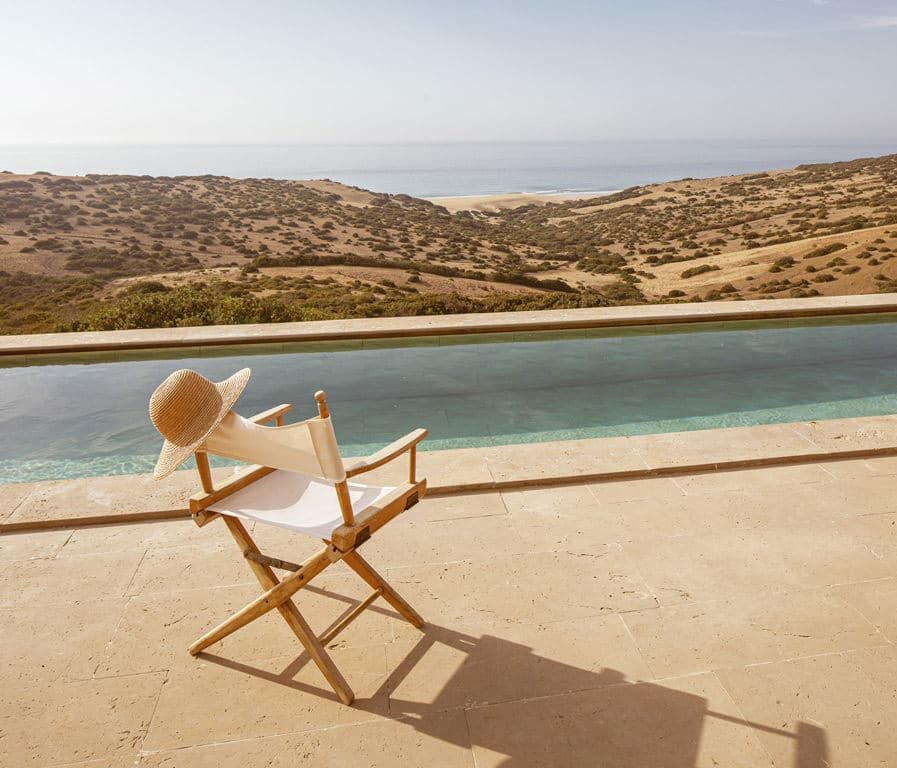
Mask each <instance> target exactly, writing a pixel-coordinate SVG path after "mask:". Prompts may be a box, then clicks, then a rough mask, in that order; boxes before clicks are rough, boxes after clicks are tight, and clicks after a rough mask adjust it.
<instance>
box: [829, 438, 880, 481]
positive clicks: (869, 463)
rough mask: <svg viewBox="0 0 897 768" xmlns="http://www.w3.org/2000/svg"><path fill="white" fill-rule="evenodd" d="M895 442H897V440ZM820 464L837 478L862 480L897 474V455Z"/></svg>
mask: <svg viewBox="0 0 897 768" xmlns="http://www.w3.org/2000/svg"><path fill="white" fill-rule="evenodd" d="M893 442H894V444H897V440H895V441H893ZM819 466H821V467H822V468H823V469H824V470H825V471H826V472H829V473H831V474H832V475H834V476H835V477H837V478H844V479H856V480H862V479H868V478H871V477H876V476H878V475H897V456H882V457H875V458H869V459H847V460H843V461H820V462H819Z"/></svg>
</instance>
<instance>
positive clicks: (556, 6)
mask: <svg viewBox="0 0 897 768" xmlns="http://www.w3.org/2000/svg"><path fill="white" fill-rule="evenodd" d="M0 19H2V23H0V93H2V98H0V143H4V144H43V143H61V144H66V143H70V144H83V143H89V144H93V143H97V144H109V143H116V144H144V143H150V144H156V143H191V144H192V143H203V144H216V143H272V142H273V143H302V142H326V143H340V142H347V143H378V142H384V143H403V142H455V141H457V142H466V141H582V140H619V139H656V138H668V139H669V138H671V139H752V138H753V139H789V138H795V139H798V138H800V139H807V138H813V139H819V140H855V139H886V140H887V139H893V138H895V137H897V88H895V81H897V0H593V1H592V2H585V1H583V2H580V1H578V0H554V1H553V2H530V1H529V0H515V1H514V2H498V1H496V2H489V0H478V1H469V0H451V1H446V0H442V1H441V2H429V0H417V1H416V2H412V1H411V0H378V1H374V0H367V2H340V0H327V2H320V0H317V1H316V2H306V0H244V2H230V0H216V1H214V2H213V1H211V0H209V1H207V2H206V1H195V0H181V2H169V1H168V0H154V1H153V2H150V0H145V1H143V2H137V1H136V0H117V1H116V2H98V1H95V0H82V1H81V2H78V3H72V2H49V1H46V0H15V2H13V1H11V0H0Z"/></svg>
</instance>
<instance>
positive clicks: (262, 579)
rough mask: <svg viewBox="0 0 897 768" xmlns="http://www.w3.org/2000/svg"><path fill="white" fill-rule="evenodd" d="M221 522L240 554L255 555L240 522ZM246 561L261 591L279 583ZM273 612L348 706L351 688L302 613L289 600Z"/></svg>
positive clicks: (267, 571)
mask: <svg viewBox="0 0 897 768" xmlns="http://www.w3.org/2000/svg"><path fill="white" fill-rule="evenodd" d="M224 522H225V523H227V527H228V530H229V531H230V532H231V535H232V536H233V537H234V539H235V540H236V542H237V545H238V546H239V547H240V549H241V551H244V552H245V551H246V550H249V551H250V552H255V553H256V554H259V549H258V547H257V546H256V545H255V542H254V541H253V540H252V539H251V538H250V536H249V533H248V532H247V531H246V528H245V527H244V526H243V523H241V522H240V521H239V520H237V519H236V518H233V517H230V516H229V515H225V516H224ZM247 562H248V563H249V566H250V567H251V568H252V571H253V573H254V574H255V577H256V578H257V579H258V581H259V583H260V584H261V585H262V587H263V588H264V589H266V590H268V589H271V588H272V587H274V586H276V585H277V584H278V583H279V579H278V578H277V576H275V575H274V571H272V570H271V569H270V568H269V567H268V566H267V565H264V564H263V563H259V562H256V561H255V560H247ZM277 610H278V611H279V612H280V615H281V616H283V620H284V621H285V622H286V623H287V625H288V626H289V627H290V629H292V630H293V633H294V634H295V635H296V637H297V638H298V639H299V642H300V643H302V646H303V647H304V648H305V650H306V651H307V652H308V655H309V656H310V657H311V658H312V660H313V661H314V662H315V664H317V665H318V669H320V670H321V674H323V675H324V677H325V678H326V679H327V682H328V683H330V686H331V687H332V688H333V690H334V692H335V693H336V695H337V696H339V699H340V701H342V702H343V704H346V705H348V704H351V703H352V702H353V701H354V700H355V694H354V693H353V692H352V689H351V688H350V687H349V684H348V683H347V682H346V679H345V678H344V677H343V675H342V673H341V672H340V671H339V669H337V667H336V664H334V663H333V659H331V658H330V655H329V654H328V653H327V651H326V650H325V649H324V646H323V645H321V643H320V642H319V640H318V638H317V637H315V633H314V632H313V631H312V629H311V627H310V626H309V625H308V622H307V621H306V620H305V618H304V617H303V616H302V614H301V613H299V609H298V608H297V607H296V605H295V604H294V603H293V601H292V599H290V600H287V601H285V602H283V603H281V604H280V605H278V606H277Z"/></svg>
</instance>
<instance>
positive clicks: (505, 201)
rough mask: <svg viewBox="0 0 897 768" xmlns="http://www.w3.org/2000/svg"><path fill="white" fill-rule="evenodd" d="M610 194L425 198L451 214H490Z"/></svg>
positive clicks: (585, 193)
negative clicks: (467, 212) (470, 212)
mask: <svg viewBox="0 0 897 768" xmlns="http://www.w3.org/2000/svg"><path fill="white" fill-rule="evenodd" d="M612 194H613V191H610V192H562V193H550V194H544V195H540V194H535V193H528V192H515V193H510V194H504V195H453V196H451V197H427V198H424V199H426V200H429V201H430V202H431V203H435V204H436V205H441V206H442V207H443V208H447V209H448V210H449V211H451V212H452V213H455V212H456V211H482V212H484V213H490V212H492V211H501V210H505V209H507V208H519V207H520V206H522V205H545V204H546V203H562V202H564V201H565V200H588V199H589V198H590V197H603V196H604V195H612Z"/></svg>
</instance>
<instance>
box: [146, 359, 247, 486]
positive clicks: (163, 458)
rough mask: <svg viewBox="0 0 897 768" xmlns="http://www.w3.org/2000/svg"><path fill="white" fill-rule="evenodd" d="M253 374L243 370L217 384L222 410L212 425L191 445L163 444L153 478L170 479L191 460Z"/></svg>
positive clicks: (168, 442)
mask: <svg viewBox="0 0 897 768" xmlns="http://www.w3.org/2000/svg"><path fill="white" fill-rule="evenodd" d="M251 373H252V371H251V370H250V369H249V368H243V369H242V370H240V371H237V372H236V373H235V374H234V375H233V376H230V377H228V378H226V379H225V380H224V381H219V382H218V383H216V384H215V389H217V390H218V394H220V395H221V409H220V410H219V411H218V414H217V415H216V416H215V419H214V421H213V422H212V425H211V426H210V427H209V428H208V429H207V430H206V431H205V432H204V433H203V435H202V436H201V437H200V438H199V439H198V440H195V441H194V442H192V443H191V444H190V445H177V444H176V443H173V442H171V440H166V441H165V442H164V443H163V444H162V450H161V451H160V452H159V459H158V461H157V462H156V468H155V470H153V477H154V478H155V479H156V480H161V479H162V478H164V477H168V475H170V474H171V473H172V472H174V471H175V470H176V469H177V468H178V467H179V466H181V464H183V463H184V462H185V461H186V460H187V459H189V458H190V454H191V453H193V452H194V451H195V450H196V449H197V448H199V446H201V445H202V444H203V443H204V442H205V441H206V438H207V437H208V436H209V435H211V434H212V432H214V431H215V427H217V426H218V425H219V424H220V423H221V421H222V420H223V419H224V417H225V416H227V414H228V411H230V409H231V408H232V407H233V404H234V403H235V402H237V399H238V398H239V397H240V395H241V394H243V390H244V389H245V388H246V384H247V383H248V382H249V376H250V375H251Z"/></svg>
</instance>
